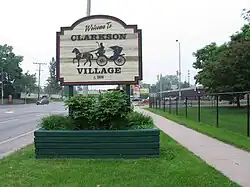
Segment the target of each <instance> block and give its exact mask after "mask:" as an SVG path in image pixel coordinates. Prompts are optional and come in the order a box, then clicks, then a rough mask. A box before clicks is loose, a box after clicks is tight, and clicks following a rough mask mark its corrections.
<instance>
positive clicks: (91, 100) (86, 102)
mask: <svg viewBox="0 0 250 187" xmlns="http://www.w3.org/2000/svg"><path fill="white" fill-rule="evenodd" d="M65 105H66V106H67V107H68V108H70V109H71V111H72V118H73V119H74V121H75V124H76V129H94V128H95V126H96V119H95V118H96V114H95V112H96V110H97V109H96V107H97V102H96V98H95V97H94V96H92V95H88V96H85V95H81V94H80V95H74V96H73V97H70V98H69V99H67V100H66V101H65Z"/></svg>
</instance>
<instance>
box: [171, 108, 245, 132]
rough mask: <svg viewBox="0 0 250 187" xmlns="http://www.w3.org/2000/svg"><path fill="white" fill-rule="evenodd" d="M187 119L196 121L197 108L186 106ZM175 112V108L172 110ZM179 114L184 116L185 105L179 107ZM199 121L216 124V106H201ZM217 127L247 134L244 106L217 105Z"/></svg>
mask: <svg viewBox="0 0 250 187" xmlns="http://www.w3.org/2000/svg"><path fill="white" fill-rule="evenodd" d="M187 111H188V119H190V120H194V121H198V108H197V107H188V109H187ZM173 114H175V110H174V111H173ZM179 115H180V116H184V117H186V109H185V107H182V108H179ZM200 119H201V123H205V124H209V125H213V126H216V107H201V118H200ZM219 127H220V128H225V129H227V130H230V131H232V132H235V133H240V134H242V135H245V136H246V135H247V110H246V108H236V107H219Z"/></svg>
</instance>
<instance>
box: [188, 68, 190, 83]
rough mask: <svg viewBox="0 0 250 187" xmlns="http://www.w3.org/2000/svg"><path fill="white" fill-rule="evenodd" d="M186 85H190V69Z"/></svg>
mask: <svg viewBox="0 0 250 187" xmlns="http://www.w3.org/2000/svg"><path fill="white" fill-rule="evenodd" d="M188 86H189V87H190V71H189V70H188Z"/></svg>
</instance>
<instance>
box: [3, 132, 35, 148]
mask: <svg viewBox="0 0 250 187" xmlns="http://www.w3.org/2000/svg"><path fill="white" fill-rule="evenodd" d="M38 129H39V128H36V129H34V130H32V131H29V132H26V133H23V134H20V135H18V136H15V137H13V138H9V139H7V140H4V141H2V142H0V145H2V144H5V143H8V142H11V141H13V140H16V139H18V138H21V137H24V136H27V135H29V134H31V133H34V132H35V131H36V130H38Z"/></svg>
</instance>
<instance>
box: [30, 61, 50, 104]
mask: <svg viewBox="0 0 250 187" xmlns="http://www.w3.org/2000/svg"><path fill="white" fill-rule="evenodd" d="M33 64H38V67H39V68H38V93H37V99H38V100H39V99H40V82H41V71H42V70H41V66H42V65H46V64H47V63H41V62H34V63H33Z"/></svg>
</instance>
